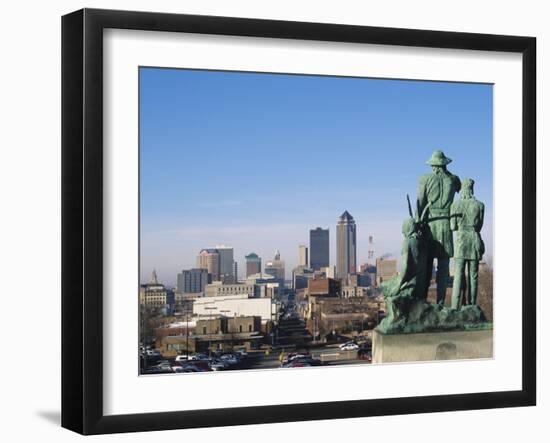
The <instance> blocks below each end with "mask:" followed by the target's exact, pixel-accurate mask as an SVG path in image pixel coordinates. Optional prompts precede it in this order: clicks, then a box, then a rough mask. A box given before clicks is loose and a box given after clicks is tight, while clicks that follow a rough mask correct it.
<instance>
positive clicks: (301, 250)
mask: <svg viewBox="0 0 550 443" xmlns="http://www.w3.org/2000/svg"><path fill="white" fill-rule="evenodd" d="M308 252H309V251H308V249H307V246H306V245H300V246H298V266H306V267H307V266H308V264H309V257H308Z"/></svg>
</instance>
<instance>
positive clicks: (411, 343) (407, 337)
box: [372, 329, 493, 363]
mask: <svg viewBox="0 0 550 443" xmlns="http://www.w3.org/2000/svg"><path fill="white" fill-rule="evenodd" d="M492 357H493V330H492V329H483V330H471V331H445V332H425V333H419V334H382V333H380V332H378V331H376V330H374V331H373V336H372V362H373V363H396V362H413V361H434V360H463V359H473V358H492Z"/></svg>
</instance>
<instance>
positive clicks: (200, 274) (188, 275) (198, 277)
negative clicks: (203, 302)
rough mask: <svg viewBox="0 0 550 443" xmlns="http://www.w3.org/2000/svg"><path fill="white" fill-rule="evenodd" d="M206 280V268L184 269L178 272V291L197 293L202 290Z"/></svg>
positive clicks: (206, 282)
mask: <svg viewBox="0 0 550 443" xmlns="http://www.w3.org/2000/svg"><path fill="white" fill-rule="evenodd" d="M208 283H209V281H208V270H207V269H200V268H199V269H184V270H183V271H181V273H179V274H178V283H177V289H178V292H184V293H198V292H204V290H205V288H206V285H207V284H208Z"/></svg>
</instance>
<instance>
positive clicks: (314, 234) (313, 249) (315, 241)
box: [309, 228, 330, 271]
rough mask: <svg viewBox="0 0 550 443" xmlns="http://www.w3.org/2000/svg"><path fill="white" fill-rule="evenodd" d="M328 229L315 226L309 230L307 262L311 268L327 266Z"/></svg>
mask: <svg viewBox="0 0 550 443" xmlns="http://www.w3.org/2000/svg"><path fill="white" fill-rule="evenodd" d="M329 253H330V249H329V230H328V229H323V228H315V229H311V230H310V231H309V263H310V267H311V269H313V270H314V271H319V270H320V269H321V268H325V267H327V266H329Z"/></svg>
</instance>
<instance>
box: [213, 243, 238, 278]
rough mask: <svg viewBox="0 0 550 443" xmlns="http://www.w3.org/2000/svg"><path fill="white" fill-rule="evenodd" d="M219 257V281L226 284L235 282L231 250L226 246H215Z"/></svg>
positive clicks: (235, 275) (235, 274)
mask: <svg viewBox="0 0 550 443" xmlns="http://www.w3.org/2000/svg"><path fill="white" fill-rule="evenodd" d="M216 250H217V251H218V254H219V256H220V280H222V281H224V282H226V283H234V282H236V281H237V273H236V267H235V263H236V262H235V261H234V259H233V248H232V247H231V246H226V245H216Z"/></svg>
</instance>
